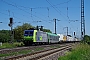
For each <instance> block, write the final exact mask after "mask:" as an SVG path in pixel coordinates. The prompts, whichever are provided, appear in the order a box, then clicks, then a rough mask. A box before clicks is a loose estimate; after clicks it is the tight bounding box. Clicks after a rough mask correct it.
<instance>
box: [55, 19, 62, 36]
mask: <svg viewBox="0 0 90 60" xmlns="http://www.w3.org/2000/svg"><path fill="white" fill-rule="evenodd" d="M53 20H54V22H55V34H56V21H60V20H58V19H53Z"/></svg>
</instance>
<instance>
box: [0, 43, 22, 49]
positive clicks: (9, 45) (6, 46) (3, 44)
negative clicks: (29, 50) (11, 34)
mask: <svg viewBox="0 0 90 60" xmlns="http://www.w3.org/2000/svg"><path fill="white" fill-rule="evenodd" d="M19 46H23V43H22V42H20V43H19V42H14V43H13V44H12V43H2V46H0V48H15V47H19Z"/></svg>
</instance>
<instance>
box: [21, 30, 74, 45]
mask: <svg viewBox="0 0 90 60" xmlns="http://www.w3.org/2000/svg"><path fill="white" fill-rule="evenodd" d="M71 38H72V37H71ZM74 40H75V39H70V37H69V36H68V37H67V36H65V35H63V34H54V33H48V32H43V31H38V30H25V31H24V41H23V42H24V44H25V45H31V44H35V45H38V44H51V43H59V42H62V41H63V42H65V41H74Z"/></svg>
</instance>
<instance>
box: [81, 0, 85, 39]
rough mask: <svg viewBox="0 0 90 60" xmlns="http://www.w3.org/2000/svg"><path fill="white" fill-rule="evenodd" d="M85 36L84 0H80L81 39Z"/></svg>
mask: <svg viewBox="0 0 90 60" xmlns="http://www.w3.org/2000/svg"><path fill="white" fill-rule="evenodd" d="M84 36H85V19H84V0H81V39H82V40H83V38H84Z"/></svg>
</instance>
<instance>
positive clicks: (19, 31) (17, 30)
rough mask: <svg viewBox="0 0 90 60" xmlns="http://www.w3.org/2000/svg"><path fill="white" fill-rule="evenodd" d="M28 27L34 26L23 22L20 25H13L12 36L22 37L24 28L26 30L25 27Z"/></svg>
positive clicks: (19, 38) (18, 38)
mask: <svg viewBox="0 0 90 60" xmlns="http://www.w3.org/2000/svg"><path fill="white" fill-rule="evenodd" d="M30 28H34V26H32V25H30V24H28V23H24V24H23V25H22V26H17V27H15V29H14V38H15V39H16V40H21V39H23V35H24V30H27V29H30Z"/></svg>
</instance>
